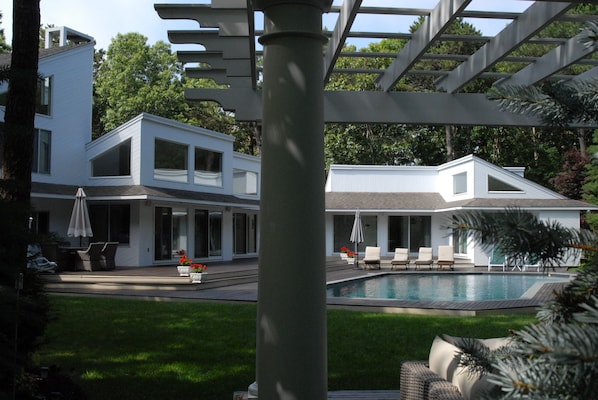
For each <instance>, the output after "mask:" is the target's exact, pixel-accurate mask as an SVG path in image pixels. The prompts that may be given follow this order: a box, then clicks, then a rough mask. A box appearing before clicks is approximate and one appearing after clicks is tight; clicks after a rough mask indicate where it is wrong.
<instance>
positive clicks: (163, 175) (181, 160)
mask: <svg viewBox="0 0 598 400" xmlns="http://www.w3.org/2000/svg"><path fill="white" fill-rule="evenodd" d="M154 145H155V147H154V179H160V180H164V181H173V182H183V183H184V182H187V146H186V145H184V144H179V143H173V142H168V141H166V140H160V139H156V141H155V143H154Z"/></svg>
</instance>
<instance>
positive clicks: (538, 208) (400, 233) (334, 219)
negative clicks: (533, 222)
mask: <svg viewBox="0 0 598 400" xmlns="http://www.w3.org/2000/svg"><path fill="white" fill-rule="evenodd" d="M523 172H524V170H523V168H517V167H513V168H501V167H498V166H496V165H494V164H491V163H489V162H486V161H484V160H482V159H480V158H478V157H475V156H472V155H469V156H466V157H463V158H460V159H458V160H454V161H451V162H448V163H445V164H442V165H440V166H436V167H422V166H364V165H362V166H353V165H332V166H331V167H330V172H329V174H328V179H327V181H326V249H327V253H328V254H329V255H332V254H337V253H338V252H339V251H340V248H341V247H342V246H348V247H350V248H352V246H353V244H351V243H350V242H349V238H350V233H351V229H352V226H353V220H354V216H355V212H356V210H359V211H360V215H361V218H362V221H363V226H364V231H365V243H362V244H361V245H360V246H359V249H361V250H362V249H363V248H364V246H366V245H368V246H378V247H381V250H382V254H383V255H384V254H385V255H386V256H391V255H392V254H393V253H394V249H395V248H397V247H405V248H408V249H409V251H410V254H411V255H412V256H416V255H417V253H418V250H419V247H432V248H433V250H434V254H435V255H436V252H437V249H438V246H439V245H445V244H450V245H452V246H453V248H454V250H455V257H456V258H460V259H461V263H463V264H467V263H469V264H474V265H478V266H479V265H487V264H488V256H489V255H488V254H486V253H485V252H484V251H483V250H482V249H481V248H480V247H479V246H476V245H475V243H474V242H473V241H472V240H468V238H466V237H461V236H460V235H453V234H452V232H451V231H450V230H448V229H447V228H446V226H447V225H448V223H449V222H450V219H451V217H452V216H453V215H455V214H456V213H458V212H460V211H463V210H484V211H489V212H492V211H501V210H504V209H505V208H506V207H520V208H522V209H525V210H528V211H530V212H532V213H533V214H534V215H536V216H537V217H538V218H539V219H540V220H553V221H558V222H560V223H561V224H562V225H563V226H566V227H571V228H576V229H579V227H580V213H584V212H586V211H588V210H596V209H597V208H596V207H595V206H593V205H590V204H587V203H585V202H582V201H576V200H570V199H567V198H566V197H563V196H561V195H560V194H558V193H555V192H553V191H551V190H548V189H546V188H544V187H542V186H540V185H538V184H535V183H533V182H531V181H529V180H527V179H525V178H524V176H523ZM578 262H579V260H578V258H577V257H573V258H571V259H569V260H568V261H567V264H568V265H575V264H577V263H578Z"/></svg>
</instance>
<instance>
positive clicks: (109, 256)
mask: <svg viewBox="0 0 598 400" xmlns="http://www.w3.org/2000/svg"><path fill="white" fill-rule="evenodd" d="M117 249H118V242H106V244H105V245H104V248H103V249H102V254H101V255H100V265H101V267H102V269H103V270H106V271H111V270H113V269H115V268H116V264H115V263H114V258H115V256H116V250H117Z"/></svg>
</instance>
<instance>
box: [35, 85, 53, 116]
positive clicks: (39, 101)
mask: <svg viewBox="0 0 598 400" xmlns="http://www.w3.org/2000/svg"><path fill="white" fill-rule="evenodd" d="M35 100H36V101H35V112H36V113H38V114H44V115H51V112H52V110H51V105H52V77H51V76H47V77H45V78H42V79H40V80H39V81H38V82H37V93H36V99H35Z"/></svg>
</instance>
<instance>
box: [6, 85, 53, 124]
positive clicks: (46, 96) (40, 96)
mask: <svg viewBox="0 0 598 400" xmlns="http://www.w3.org/2000/svg"><path fill="white" fill-rule="evenodd" d="M5 88H6V90H5V91H4V92H2V93H0V106H6V100H7V97H8V85H6V86H5ZM51 105H52V77H51V76H47V77H45V78H41V79H39V80H38V83H37V91H36V97H35V112H36V113H38V114H43V115H51V114H50V113H51V112H52V109H51Z"/></svg>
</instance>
